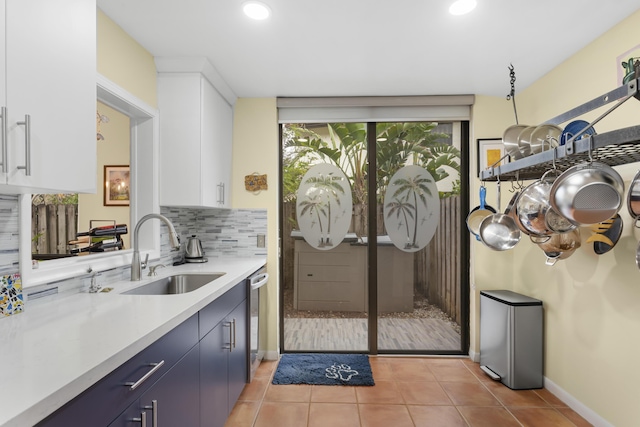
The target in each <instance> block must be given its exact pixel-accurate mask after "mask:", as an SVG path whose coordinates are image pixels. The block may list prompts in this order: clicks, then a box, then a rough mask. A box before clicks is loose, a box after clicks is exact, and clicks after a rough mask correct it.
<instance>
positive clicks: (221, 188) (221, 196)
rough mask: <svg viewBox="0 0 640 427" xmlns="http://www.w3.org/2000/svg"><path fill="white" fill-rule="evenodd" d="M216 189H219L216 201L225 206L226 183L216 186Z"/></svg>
mask: <svg viewBox="0 0 640 427" xmlns="http://www.w3.org/2000/svg"><path fill="white" fill-rule="evenodd" d="M216 187H217V188H218V197H217V199H218V200H216V201H217V202H218V204H220V205H224V182H221V183H220V184H218V185H216Z"/></svg>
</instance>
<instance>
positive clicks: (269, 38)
mask: <svg viewBox="0 0 640 427" xmlns="http://www.w3.org/2000/svg"><path fill="white" fill-rule="evenodd" d="M263 1H264V2H265V3H267V4H268V5H269V6H270V8H271V10H272V16H271V17H270V18H269V19H267V20H265V21H253V20H250V19H248V18H246V17H245V16H244V15H243V13H242V10H241V5H242V3H243V2H244V0H180V1H176V0H98V1H97V3H98V7H99V8H100V9H102V11H104V12H105V13H106V14H107V15H108V16H109V17H110V18H111V19H113V20H114V21H115V22H116V23H117V24H118V25H120V26H121V27H122V28H123V29H124V30H125V31H126V32H127V33H128V34H130V35H131V36H132V37H133V38H134V39H136V40H137V41H138V42H139V43H140V44H141V45H142V46H143V47H144V48H145V49H147V50H148V51H149V52H150V53H151V54H152V55H153V56H205V57H207V58H208V59H209V61H210V62H211V64H212V65H213V66H214V67H215V68H216V69H217V71H218V73H219V74H220V75H221V76H222V78H223V79H224V80H225V81H226V83H227V84H228V85H229V87H230V88H231V90H233V92H234V93H235V94H236V95H237V96H238V97H275V96H407V95H443V94H445V95H451V94H482V95H494V96H506V95H507V94H508V93H509V91H510V83H509V70H508V67H509V64H513V66H514V67H515V72H516V78H517V80H516V83H515V84H516V91H520V90H522V89H524V88H526V87H527V86H529V85H530V84H531V83H533V82H534V81H536V80H537V79H539V78H540V77H542V76H543V75H544V74H546V73H547V72H549V71H550V70H552V69H553V68H554V67H556V66H557V65H559V64H560V63H561V62H563V61H564V60H565V59H567V58H568V57H569V56H571V55H572V54H574V53H575V52H577V51H578V50H580V49H581V48H582V47H584V46H586V45H587V44H589V43H590V42H591V41H593V40H594V39H595V38H597V37H598V36H600V35H601V34H603V33H604V32H606V31H607V30H608V29H610V28H612V27H613V26H615V25H616V24H617V23H619V22H620V21H621V20H623V19H624V18H625V17H627V16H629V15H630V14H631V13H633V12H634V11H636V10H638V9H639V8H640V2H638V0H616V1H615V7H614V6H613V4H614V3H611V2H606V1H602V0H535V1H523V0H478V6H477V8H476V9H475V10H474V11H472V12H471V13H469V14H468V15H464V16H452V15H450V14H449V13H448V8H449V5H450V3H451V2H452V0H393V1H389V0H387V1H379V2H374V1H371V0H263ZM620 53H622V52H620Z"/></svg>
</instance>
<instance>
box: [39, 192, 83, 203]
mask: <svg viewBox="0 0 640 427" xmlns="http://www.w3.org/2000/svg"><path fill="white" fill-rule="evenodd" d="M31 203H32V204H33V205H36V206H38V205H77V204H78V194H34V195H33V196H31Z"/></svg>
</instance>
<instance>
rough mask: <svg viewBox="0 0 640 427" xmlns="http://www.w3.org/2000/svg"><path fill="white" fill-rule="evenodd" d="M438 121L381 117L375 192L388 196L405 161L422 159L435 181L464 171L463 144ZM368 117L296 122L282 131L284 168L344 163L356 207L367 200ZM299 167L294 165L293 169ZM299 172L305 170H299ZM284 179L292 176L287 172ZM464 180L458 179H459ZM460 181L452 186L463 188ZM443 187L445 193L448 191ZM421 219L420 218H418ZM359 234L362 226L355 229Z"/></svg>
mask: <svg viewBox="0 0 640 427" xmlns="http://www.w3.org/2000/svg"><path fill="white" fill-rule="evenodd" d="M436 126H437V123H432V122H420V123H415V122H410V123H378V124H377V125H376V166H377V167H376V171H375V174H376V182H377V188H376V198H377V200H378V203H380V204H382V203H383V202H384V194H385V193H386V189H387V186H388V184H389V179H390V178H391V177H392V176H393V175H394V174H395V173H396V172H397V171H398V170H400V169H401V168H402V167H404V166H407V165H411V164H413V165H418V166H421V167H423V168H425V169H426V170H427V171H428V172H429V173H430V174H431V176H433V177H434V179H435V181H436V182H438V181H441V180H443V179H445V178H447V177H448V176H449V174H450V172H451V171H453V173H454V174H455V173H456V172H457V174H458V176H459V173H460V157H461V154H460V150H459V149H457V148H456V147H454V146H453V145H450V144H448V143H446V142H443V141H446V139H447V138H448V135H446V134H442V133H438V132H436V131H435V130H436ZM366 135H367V133H366V124H365V123H329V124H327V125H326V128H325V127H323V128H317V130H312V129H310V128H308V127H307V126H305V125H301V124H291V125H287V126H286V127H285V130H284V131H283V141H284V157H285V158H284V162H283V163H284V165H285V168H284V173H285V175H286V174H287V170H288V169H287V168H288V166H287V165H292V164H302V163H300V162H304V164H306V165H308V166H309V167H310V166H311V165H313V164H315V163H318V162H326V163H330V164H333V165H336V166H337V167H338V168H340V169H341V170H342V171H343V173H344V174H345V176H347V178H348V179H349V181H350V183H351V191H352V200H353V204H354V209H355V211H354V212H356V213H357V212H358V211H359V210H361V209H363V207H364V206H366V204H367V201H368V193H367V176H368V173H369V170H368V164H367V138H366ZM293 170H295V169H293ZM295 171H296V173H298V174H299V173H300V172H301V171H300V170H295ZM284 180H285V182H287V181H291V180H288V178H287V177H286V176H285V177H284ZM456 182H459V180H456ZM459 192H460V186H459V185H455V183H454V187H453V192H451V193H449V194H448V195H455V194H459ZM445 196H446V195H445V194H444V193H441V194H440V197H445ZM416 221H417V219H416ZM354 231H355V232H356V233H357V234H358V235H360V234H364V229H363V230H354Z"/></svg>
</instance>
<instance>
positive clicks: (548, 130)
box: [529, 125, 562, 154]
mask: <svg viewBox="0 0 640 427" xmlns="http://www.w3.org/2000/svg"><path fill="white" fill-rule="evenodd" d="M561 134H562V128H561V127H559V126H555V125H540V126H538V127H537V128H535V129H534V131H533V132H532V133H531V140H530V141H529V145H530V147H531V152H532V153H533V154H538V153H541V152H543V151H545V150H549V149H550V148H554V147H557V146H558V145H560V143H559V142H558V141H559V140H560V135H561Z"/></svg>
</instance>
